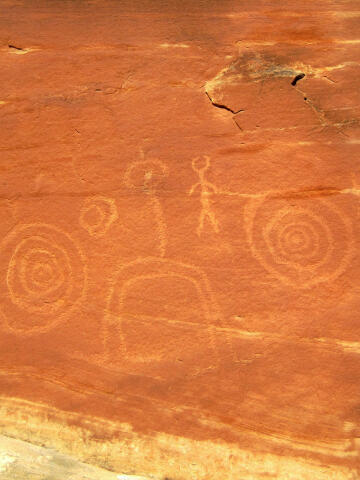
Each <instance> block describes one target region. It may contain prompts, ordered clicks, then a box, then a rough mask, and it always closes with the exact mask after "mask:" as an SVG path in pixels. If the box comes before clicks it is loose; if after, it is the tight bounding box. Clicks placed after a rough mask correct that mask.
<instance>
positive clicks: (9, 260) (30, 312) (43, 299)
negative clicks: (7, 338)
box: [0, 224, 86, 334]
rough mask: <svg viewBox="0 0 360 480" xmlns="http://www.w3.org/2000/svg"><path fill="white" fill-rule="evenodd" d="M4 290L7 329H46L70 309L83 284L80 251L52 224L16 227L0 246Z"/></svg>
mask: <svg viewBox="0 0 360 480" xmlns="http://www.w3.org/2000/svg"><path fill="white" fill-rule="evenodd" d="M1 257H2V262H3V268H2V272H3V275H2V277H1V279H0V283H1V289H2V291H3V292H7V294H6V295H3V297H2V300H1V304H0V311H1V313H2V318H3V321H4V324H5V326H7V327H8V329H10V330H11V331H14V332H18V333H22V334H29V333H36V332H42V331H46V330H48V329H49V328H51V327H52V326H54V325H55V324H57V323H58V322H60V321H61V320H62V319H63V317H64V315H65V314H67V313H68V312H69V311H70V310H72V309H73V307H74V305H75V304H76V303H77V302H78V300H79V299H80V298H81V296H82V294H83V292H84V288H85V277H86V275H85V266H84V260H83V257H82V254H81V252H80V250H79V249H78V247H77V246H76V245H75V243H74V242H73V240H72V239H71V237H70V236H69V235H68V234H67V233H65V232H63V231H62V230H60V229H59V228H57V227H55V226H53V225H47V224H25V225H19V226H17V227H15V228H14V229H13V230H12V231H11V232H10V233H9V234H8V235H7V237H5V239H4V241H3V242H2V246H1Z"/></svg>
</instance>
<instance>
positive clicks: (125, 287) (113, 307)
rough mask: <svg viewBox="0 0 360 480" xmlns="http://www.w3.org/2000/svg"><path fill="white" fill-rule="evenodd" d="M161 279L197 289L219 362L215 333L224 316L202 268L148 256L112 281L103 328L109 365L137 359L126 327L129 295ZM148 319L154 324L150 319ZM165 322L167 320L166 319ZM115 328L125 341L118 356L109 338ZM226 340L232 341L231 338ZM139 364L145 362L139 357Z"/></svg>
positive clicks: (211, 343) (213, 350)
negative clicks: (137, 287)
mask: <svg viewBox="0 0 360 480" xmlns="http://www.w3.org/2000/svg"><path fill="white" fill-rule="evenodd" d="M159 278H179V279H183V280H185V281H187V282H190V284H191V285H192V287H193V288H194V289H195V291H196V293H197V296H198V298H199V299H200V303H201V307H202V313H203V316H204V318H205V322H206V325H205V327H204V328H206V329H207V332H208V338H209V345H210V347H211V350H212V352H213V353H214V354H215V357H216V358H217V361H218V360H219V359H218V349H217V346H216V337H215V330H216V326H217V325H218V324H219V321H220V320H221V318H222V316H221V313H220V311H219V307H218V305H217V303H216V301H215V298H214V294H213V292H212V290H211V287H210V284H209V282H208V279H207V277H206V276H205V274H204V273H203V272H202V271H201V270H200V269H199V268H198V267H194V266H192V265H187V264H185V263H182V262H178V261H174V260H168V259H162V258H156V257H147V258H141V259H138V260H136V261H134V262H130V263H128V264H127V265H124V266H122V267H121V268H120V270H119V271H118V272H117V273H116V274H115V276H114V279H113V280H112V285H111V288H110V291H109V296H108V300H107V308H106V313H105V317H104V325H103V332H104V333H103V337H104V358H105V362H112V363H113V362H114V359H115V358H116V359H117V360H118V359H119V357H121V361H120V363H121V362H124V361H125V360H126V358H130V359H132V360H134V357H136V355H133V354H132V352H131V345H128V343H127V340H126V332H125V331H124V328H123V319H124V317H125V316H126V315H127V312H126V311H125V308H124V302H125V298H126V295H127V292H128V291H129V290H130V289H131V287H132V286H133V285H134V284H135V283H137V282H142V281H147V280H152V279H154V280H156V279H159ZM154 318H155V317H154ZM146 320H147V321H150V319H149V317H148V316H147V318H146ZM164 321H166V320H165V319H164ZM169 321H171V319H169ZM114 327H115V329H116V332H117V334H118V335H119V336H120V341H121V351H119V352H115V354H114V352H112V351H111V349H110V347H109V338H110V337H111V336H112V335H113V334H114V333H113V331H112V330H113V328H114ZM226 335H227V333H225V336H226ZM226 340H228V338H227V337H226ZM228 346H229V348H230V349H232V344H231V342H228ZM232 353H233V352H232ZM149 360H150V361H151V360H156V358H155V356H151V355H150V354H149V355H148V356H147V358H146V361H149ZM135 361H141V360H140V359H137V358H135Z"/></svg>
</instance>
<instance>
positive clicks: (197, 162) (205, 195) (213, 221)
mask: <svg viewBox="0 0 360 480" xmlns="http://www.w3.org/2000/svg"><path fill="white" fill-rule="evenodd" d="M209 167H210V157H209V156H208V155H204V156H203V157H196V158H194V159H193V161H192V169H193V170H194V172H196V173H197V174H198V175H199V182H197V183H195V184H194V185H193V186H192V187H191V189H190V191H189V195H193V194H194V193H195V192H196V190H197V189H199V190H200V203H201V211H200V217H199V225H198V227H197V229H196V233H197V234H198V236H199V237H200V236H201V233H202V231H203V229H204V224H205V220H207V221H208V222H209V223H210V225H211V226H212V228H213V229H214V231H215V232H216V233H218V232H219V222H218V220H217V218H216V216H215V213H214V212H213V210H212V206H211V198H210V197H211V195H212V194H216V193H219V190H218V188H217V187H216V186H215V185H213V184H212V183H210V182H208V181H207V180H206V179H205V173H206V171H207V170H208V168H209Z"/></svg>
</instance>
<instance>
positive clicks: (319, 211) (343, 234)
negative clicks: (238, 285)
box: [245, 195, 353, 288]
mask: <svg viewBox="0 0 360 480" xmlns="http://www.w3.org/2000/svg"><path fill="white" fill-rule="evenodd" d="M245 227H246V234H247V240H248V242H249V246H250V249H251V252H252V254H253V256H254V257H255V258H256V260H257V261H258V262H259V263H260V264H261V265H262V266H263V267H264V268H265V269H266V270H267V271H268V272H269V273H271V274H272V275H274V276H275V277H277V278H278V279H279V280H281V281H282V282H283V283H285V284H289V285H292V286H294V287H298V288H307V287H311V286H313V285H316V284H319V283H323V282H327V281H333V280H335V279H336V278H337V277H338V276H339V275H341V274H343V273H344V272H345V270H346V269H347V267H348V265H349V262H350V259H351V257H352V254H353V231H352V225H351V222H350V220H349V219H348V218H347V216H346V215H345V213H344V212H343V211H342V210H340V209H339V208H337V207H336V206H335V205H334V204H333V203H332V202H330V201H325V200H317V201H316V204H315V205H314V201H313V200H311V201H310V200H309V199H292V200H291V202H289V200H286V199H281V198H278V197H276V196H270V195H269V196H268V197H265V198H262V199H256V200H253V201H252V202H250V205H249V206H248V207H247V210H246V213H245Z"/></svg>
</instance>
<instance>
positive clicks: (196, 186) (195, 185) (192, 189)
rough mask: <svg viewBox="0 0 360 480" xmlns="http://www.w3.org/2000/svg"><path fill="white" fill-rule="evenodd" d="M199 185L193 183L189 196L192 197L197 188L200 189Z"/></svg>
mask: <svg viewBox="0 0 360 480" xmlns="http://www.w3.org/2000/svg"><path fill="white" fill-rule="evenodd" d="M200 186H201V185H200V183H195V184H194V185H193V186H192V187H191V188H190V190H189V195H192V194H193V193H194V192H195V191H196V189H197V188H198V187H200Z"/></svg>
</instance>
